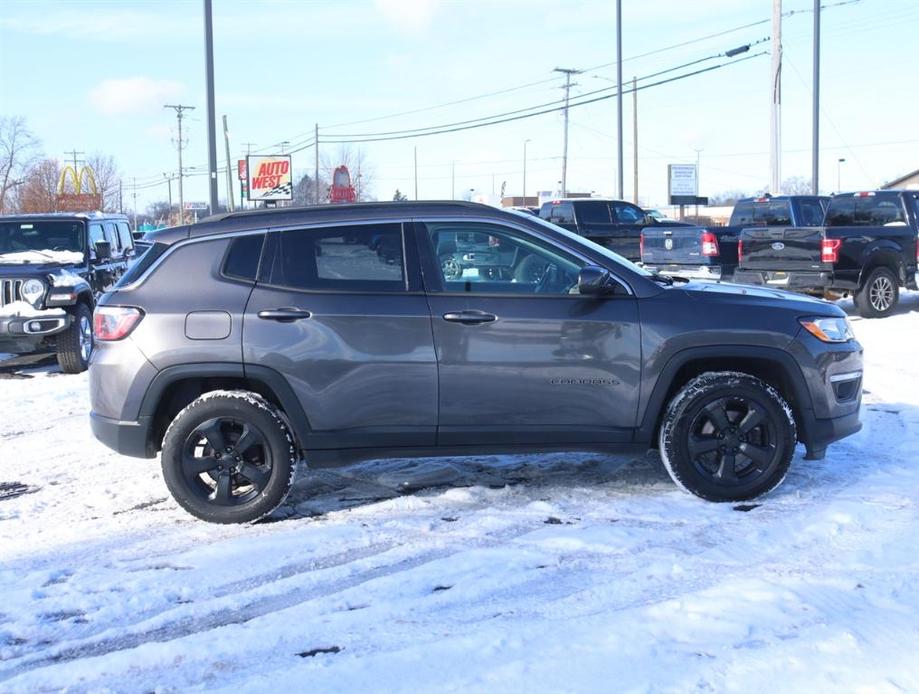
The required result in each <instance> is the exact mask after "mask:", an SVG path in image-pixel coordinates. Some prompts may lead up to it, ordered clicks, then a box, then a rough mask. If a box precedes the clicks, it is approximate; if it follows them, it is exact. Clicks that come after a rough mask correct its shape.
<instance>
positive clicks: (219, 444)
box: [162, 390, 297, 523]
mask: <svg viewBox="0 0 919 694" xmlns="http://www.w3.org/2000/svg"><path fill="white" fill-rule="evenodd" d="M296 465H297V447H296V445H295V444H294V438H293V436H292V435H291V433H290V431H289V429H288V427H287V425H286V424H285V422H284V420H283V419H282V418H281V416H280V415H279V414H278V412H277V410H275V408H274V407H273V406H272V405H271V404H270V403H269V402H268V401H266V400H265V399H264V398H262V397H261V396H260V395H257V394H256V393H251V392H249V391H243V390H229V391H214V392H210V393H205V394H204V395H202V396H201V397H200V398H198V399H197V400H195V401H194V402H192V403H191V404H190V405H188V407H186V408H185V409H183V410H182V411H181V412H179V414H178V415H176V418H175V419H174V420H173V422H172V424H170V426H169V429H167V431H166V436H165V438H164V439H163V452H162V466H163V477H164V478H165V480H166V486H167V487H168V488H169V491H170V493H171V494H172V496H173V498H174V499H175V500H176V502H178V504H179V505H180V506H181V507H182V508H184V509H185V510H186V511H188V512H189V513H190V514H192V515H193V516H195V517H196V518H200V519H201V520H205V521H208V522H210V523H247V522H251V521H255V520H258V519H259V518H262V517H263V516H266V515H268V514H269V513H271V512H272V511H274V510H275V509H276V508H277V507H278V506H280V505H281V504H282V503H283V502H284V499H285V498H287V494H288V493H289V492H290V488H291V485H292V484H293V478H294V473H295V471H296Z"/></svg>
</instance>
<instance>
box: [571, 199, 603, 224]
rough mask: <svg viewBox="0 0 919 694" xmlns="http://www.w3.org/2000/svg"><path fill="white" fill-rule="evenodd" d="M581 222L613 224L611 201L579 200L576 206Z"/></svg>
mask: <svg viewBox="0 0 919 694" xmlns="http://www.w3.org/2000/svg"><path fill="white" fill-rule="evenodd" d="M574 209H575V212H576V213H577V215H578V222H580V223H581V224H612V223H613V220H612V217H611V216H610V210H609V203H608V202H606V201H601V200H591V201H588V202H578V203H575V206H574Z"/></svg>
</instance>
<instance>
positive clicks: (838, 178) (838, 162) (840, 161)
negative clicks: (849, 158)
mask: <svg viewBox="0 0 919 694" xmlns="http://www.w3.org/2000/svg"><path fill="white" fill-rule="evenodd" d="M845 163H846V160H845V159H844V158H843V157H840V158H839V159H837V160H836V192H837V193H841V192H842V165H843V164H845Z"/></svg>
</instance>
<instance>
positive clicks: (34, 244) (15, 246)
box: [0, 221, 84, 262]
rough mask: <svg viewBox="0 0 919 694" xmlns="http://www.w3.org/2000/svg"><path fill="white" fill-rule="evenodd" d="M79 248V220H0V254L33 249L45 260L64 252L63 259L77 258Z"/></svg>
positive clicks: (76, 260) (72, 259) (24, 251)
mask: <svg viewBox="0 0 919 694" xmlns="http://www.w3.org/2000/svg"><path fill="white" fill-rule="evenodd" d="M83 250H84V248H83V222H81V221H66V222H63V221H34V222H25V221H17V222H0V255H8V254H16V253H30V252H37V253H38V254H40V255H44V256H45V257H46V258H48V259H49V260H51V259H55V258H58V256H60V258H61V259H62V260H64V256H65V255H66V256H68V257H67V258H66V262H80V261H81V260H82V253H83ZM75 253H79V254H80V256H81V257H80V258H77V257H76V256H75V255H74V254H75ZM40 260H41V259H40V257H37V258H36V262H40Z"/></svg>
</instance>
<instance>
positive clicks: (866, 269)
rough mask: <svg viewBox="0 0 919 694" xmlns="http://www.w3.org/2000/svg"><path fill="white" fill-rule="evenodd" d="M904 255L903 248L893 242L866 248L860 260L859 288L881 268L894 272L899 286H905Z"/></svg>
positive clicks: (879, 243)
mask: <svg viewBox="0 0 919 694" xmlns="http://www.w3.org/2000/svg"><path fill="white" fill-rule="evenodd" d="M904 253H905V251H904V250H903V247H902V246H901V245H900V244H898V243H894V242H893V241H885V242H878V243H875V244H871V245H870V246H868V247H866V248H865V251H864V253H862V256H861V258H860V259H859V260H860V265H861V269H860V270H859V274H858V286H859V287H861V286H862V285H863V284H864V283H865V282H866V281H867V280H868V276H869V275H870V274H871V273H872V272H874V270H875V269H876V268H879V267H886V268H887V269H888V270H890V271H891V272H893V274H894V276H895V277H896V278H897V283H898V284H900V285H901V286H902V285H905V284H906V281H907V277H906V274H907V270H906V265H905V264H904V262H903V255H904Z"/></svg>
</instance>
